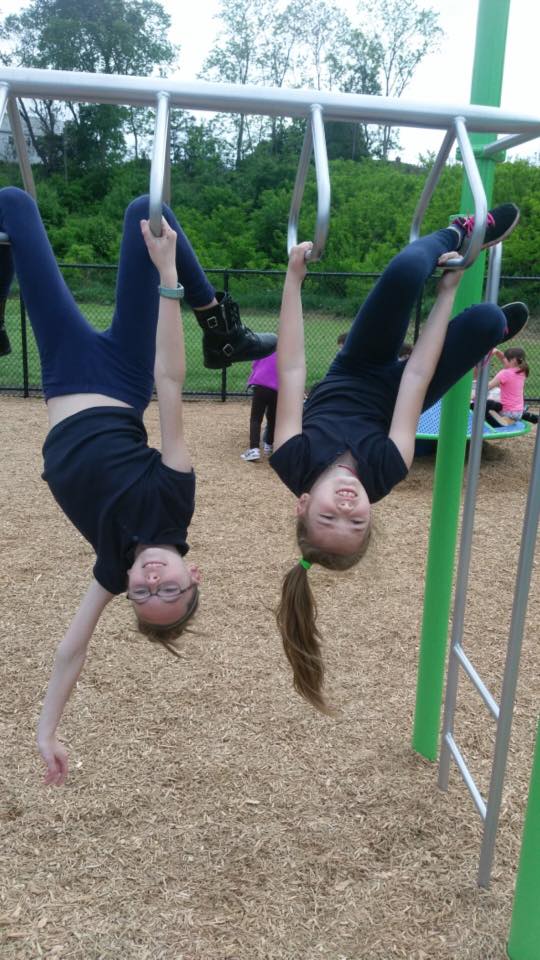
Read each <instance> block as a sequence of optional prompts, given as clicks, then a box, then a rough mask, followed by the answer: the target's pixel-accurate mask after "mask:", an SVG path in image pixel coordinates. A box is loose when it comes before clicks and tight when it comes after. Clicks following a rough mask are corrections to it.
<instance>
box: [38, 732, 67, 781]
mask: <svg viewBox="0 0 540 960" xmlns="http://www.w3.org/2000/svg"><path fill="white" fill-rule="evenodd" d="M39 752H40V754H41V756H42V757H43V760H44V762H45V763H46V765H47V769H46V771H45V776H44V777H43V783H44V784H45V786H47V787H49V786H54V787H60V786H62V784H63V783H65V780H66V777H67V774H68V754H67V750H66V748H65V746H64V744H63V743H61V742H60V740H57V738H56V737H51V738H50V739H49V740H47V741H46V742H40V743H39Z"/></svg>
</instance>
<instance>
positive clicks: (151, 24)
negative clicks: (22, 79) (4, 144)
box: [2, 0, 177, 170]
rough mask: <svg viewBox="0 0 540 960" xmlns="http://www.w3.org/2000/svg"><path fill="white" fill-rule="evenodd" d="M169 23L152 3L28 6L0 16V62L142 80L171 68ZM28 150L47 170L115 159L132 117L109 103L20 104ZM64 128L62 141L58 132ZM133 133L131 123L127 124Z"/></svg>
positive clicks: (95, 0)
mask: <svg viewBox="0 0 540 960" xmlns="http://www.w3.org/2000/svg"><path fill="white" fill-rule="evenodd" d="M169 29H170V17H169V16H168V14H167V13H166V12H165V10H164V9H163V7H162V6H161V4H160V3H158V2H157V0H33V2H32V3H30V5H29V6H28V7H25V8H24V9H23V10H22V11H21V13H19V14H13V15H11V16H8V17H6V19H5V21H4V23H3V25H2V36H3V39H4V40H5V41H6V42H7V43H8V44H9V52H8V53H7V54H6V55H5V56H4V62H7V63H9V64H11V65H14V66H23V67H41V68H45V69H55V70H66V71H84V72H89V73H97V72H99V73H117V74H124V75H125V74H134V75H140V76H149V75H151V74H153V73H155V72H156V71H157V72H160V71H163V69H164V68H165V67H166V66H168V65H170V64H172V63H173V61H174V59H175V56H176V52H177V51H176V49H175V47H173V45H172V44H170V43H169V41H168V40H167V39H166V36H167V32H168V30H169ZM21 115H22V117H23V120H24V122H25V124H26V127H27V130H28V134H29V136H30V138H31V140H32V143H33V146H34V148H35V150H36V152H37V153H38V155H39V156H40V158H41V160H42V162H43V164H44V165H45V166H46V168H47V169H48V170H65V169H66V164H67V162H68V160H69V159H70V158H73V160H74V161H75V162H76V163H77V164H80V165H82V166H89V165H90V164H91V163H93V162H98V163H100V164H103V163H104V162H106V161H109V160H111V159H112V160H115V159H117V157H118V154H119V152H122V151H124V150H125V141H124V129H125V128H126V126H129V127H130V128H131V130H132V132H133V130H134V124H135V120H134V113H133V111H127V110H126V108H123V107H115V106H111V105H97V106H88V105H81V104H78V103H68V105H67V108H65V107H64V106H63V105H62V104H61V103H59V102H57V101H54V102H53V101H45V102H44V101H41V102H40V101H35V100H34V101H32V102H31V103H30V105H26V104H23V105H22V106H21ZM62 121H65V122H66V125H67V130H66V136H65V137H64V136H63V133H62V129H61V127H62ZM135 127H136V128H137V124H135Z"/></svg>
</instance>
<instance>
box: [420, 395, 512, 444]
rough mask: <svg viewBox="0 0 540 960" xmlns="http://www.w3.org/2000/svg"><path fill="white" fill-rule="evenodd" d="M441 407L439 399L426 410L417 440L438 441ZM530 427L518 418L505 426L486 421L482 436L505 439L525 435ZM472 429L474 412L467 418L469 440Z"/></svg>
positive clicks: (421, 419)
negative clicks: (493, 425) (494, 425)
mask: <svg viewBox="0 0 540 960" xmlns="http://www.w3.org/2000/svg"><path fill="white" fill-rule="evenodd" d="M441 407H442V401H440V400H439V401H438V402H437V403H434V404H433V406H432V407H429V409H428V410H425V411H424V413H423V414H422V416H421V417H420V420H419V421H418V430H417V431H416V439H417V440H425V441H428V442H429V441H432V442H433V443H436V442H437V440H438V439H439V432H440V426H441ZM530 429H531V425H530V423H524V421H523V420H518V421H517V422H516V423H513V424H509V425H508V426H505V427H492V426H490V424H489V423H486V422H485V421H484V424H483V432H482V436H483V438H484V440H504V439H505V438H508V437H523V436H525V434H527V433H529V432H530ZM472 430H473V414H472V413H469V416H468V419H467V440H470V439H471V437H472Z"/></svg>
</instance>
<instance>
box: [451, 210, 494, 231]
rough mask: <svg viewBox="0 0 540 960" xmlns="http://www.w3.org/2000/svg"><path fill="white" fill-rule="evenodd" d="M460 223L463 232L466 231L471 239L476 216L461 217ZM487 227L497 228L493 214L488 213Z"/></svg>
mask: <svg viewBox="0 0 540 960" xmlns="http://www.w3.org/2000/svg"><path fill="white" fill-rule="evenodd" d="M458 223H459V225H460V227H461V229H462V230H465V233H466V234H467V236H468V237H470V235H471V233H472V232H473V230H474V216H472V215H469V216H468V217H459V219H458ZM486 226H488V227H494V226H495V217H494V216H493V214H492V213H488V215H487V221H486Z"/></svg>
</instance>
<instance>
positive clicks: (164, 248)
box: [141, 217, 176, 274]
mask: <svg viewBox="0 0 540 960" xmlns="http://www.w3.org/2000/svg"><path fill="white" fill-rule="evenodd" d="M141 233H142V235H143V237H144V242H145V243H146V247H147V250H148V254H149V256H150V259H151V261H152V263H153V264H154V266H155V267H156V268H157V269H158V271H159V273H160V274H166V273H170V272H171V271H175V270H176V233H175V231H174V230H173V229H172V227H171V226H169V224H168V223H167V221H166V220H165V217H162V218H161V236H159V237H155V236H154V234H153V233H152V231H151V229H150V222H149V220H141Z"/></svg>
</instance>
